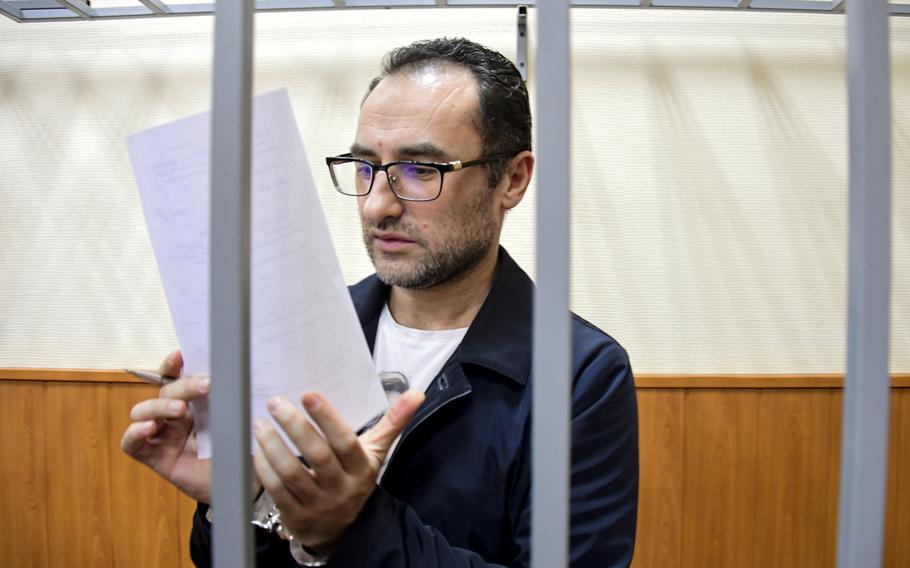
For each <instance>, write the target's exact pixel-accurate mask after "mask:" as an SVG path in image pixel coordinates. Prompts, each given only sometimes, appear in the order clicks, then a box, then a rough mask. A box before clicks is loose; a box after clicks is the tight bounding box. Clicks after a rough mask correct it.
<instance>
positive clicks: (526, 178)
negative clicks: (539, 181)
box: [500, 150, 534, 212]
mask: <svg viewBox="0 0 910 568" xmlns="http://www.w3.org/2000/svg"><path fill="white" fill-rule="evenodd" d="M533 174H534V154H532V153H531V152H529V151H528V150H523V151H522V152H520V153H518V154H517V155H516V156H515V157H514V158H512V159H511V160H510V161H509V167H508V168H507V169H506V173H505V175H504V176H503V178H504V179H503V181H502V182H500V183H502V184H504V186H505V187H504V189H503V192H502V194H501V195H502V200H501V204H502V210H503V211H504V212H505V211H508V210H510V209H512V208H513V207H515V206H516V205H518V204H519V203H521V200H522V198H524V196H525V191H527V189H528V184H530V183H531V176H532V175H533Z"/></svg>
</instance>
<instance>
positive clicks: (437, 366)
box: [373, 304, 468, 391]
mask: <svg viewBox="0 0 910 568" xmlns="http://www.w3.org/2000/svg"><path fill="white" fill-rule="evenodd" d="M467 331H468V328H466V327H459V328H457V329H440V330H434V331H427V330H425V329H413V328H410V327H405V326H403V325H401V324H399V323H398V322H397V321H395V319H394V318H393V317H392V313H391V312H390V311H389V305H388V304H386V305H385V306H383V307H382V313H381V314H380V315H379V327H378V328H377V329H376V342H375V343H374V344H373V361H374V362H375V363H376V370H377V371H379V372H382V371H398V372H399V373H402V374H403V375H404V376H405V377H406V378H407V379H408V384H409V385H410V387H411V388H412V389H416V390H420V391H426V390H427V387H429V386H430V383H431V382H433V379H434V378H436V375H438V374H439V371H441V370H442V366H443V365H445V362H446V361H448V360H449V357H451V356H452V353H454V352H455V349H457V348H458V345H459V344H460V343H461V340H462V339H463V338H464V334H465V333H466V332H467Z"/></svg>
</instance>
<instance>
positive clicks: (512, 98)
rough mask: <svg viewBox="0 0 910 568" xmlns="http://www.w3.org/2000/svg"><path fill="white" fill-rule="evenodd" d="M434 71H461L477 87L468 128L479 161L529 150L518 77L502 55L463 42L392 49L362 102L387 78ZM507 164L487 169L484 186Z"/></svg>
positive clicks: (524, 95) (527, 109) (526, 107)
mask: <svg viewBox="0 0 910 568" xmlns="http://www.w3.org/2000/svg"><path fill="white" fill-rule="evenodd" d="M435 65H456V66H460V67H463V68H465V69H467V70H468V71H470V72H471V75H473V76H474V79H475V80H476V81H477V93H478V95H479V97H480V105H479V109H478V113H477V116H476V117H475V120H474V123H475V124H474V126H475V127H476V128H477V131H478V132H479V133H480V138H481V141H482V142H483V153H484V155H485V156H493V155H496V154H505V153H508V152H515V153H518V152H520V151H522V150H530V149H531V105H530V103H529V102H528V89H527V87H526V86H525V82H524V80H523V79H522V78H521V73H519V72H518V69H517V68H516V67H515V65H514V64H513V63H512V62H511V61H509V60H508V58H506V57H505V56H504V55H503V54H501V53H499V52H498V51H494V50H492V49H490V48H488V47H484V46H482V45H480V44H479V43H474V42H473V41H469V40H467V39H464V38H438V39H430V40H423V41H416V42H414V43H412V44H411V45H407V46H404V47H399V48H396V49H393V50H392V51H390V52H388V53H387V54H386V55H385V57H384V58H383V60H382V73H381V74H380V75H379V76H378V77H376V78H375V79H373V81H372V82H371V83H370V88H369V89H368V90H367V96H369V94H370V93H372V92H373V89H375V88H376V85H378V84H379V82H380V81H382V80H383V79H384V78H386V77H388V76H389V75H395V74H398V73H409V72H415V71H420V70H422V69H426V68H427V67H432V66H435ZM364 100H365V99H364ZM464 159H472V157H465V158H464ZM507 163H508V162H507V160H506V159H503V160H497V161H495V162H491V163H489V164H488V165H487V182H488V183H489V185H490V186H494V185H496V184H497V183H499V180H500V179H502V176H503V174H505V171H506V165H507Z"/></svg>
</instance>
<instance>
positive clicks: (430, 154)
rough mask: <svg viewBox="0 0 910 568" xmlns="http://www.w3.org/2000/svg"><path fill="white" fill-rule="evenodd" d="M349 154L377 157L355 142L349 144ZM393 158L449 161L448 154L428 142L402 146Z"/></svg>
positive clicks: (369, 149)
mask: <svg viewBox="0 0 910 568" xmlns="http://www.w3.org/2000/svg"><path fill="white" fill-rule="evenodd" d="M351 154H353V155H355V156H357V157H369V158H376V157H378V156H379V154H378V153H377V152H376V151H375V150H373V149H372V148H367V147H366V146H361V145H360V144H357V143H356V142H355V143H354V144H351ZM395 156H396V158H397V159H404V160H413V159H417V158H423V159H428V160H431V161H436V162H448V161H450V158H449V154H448V152H446V151H444V150H443V149H442V148H440V147H439V146H436V145H435V144H432V143H430V142H423V143H421V144H415V145H413V146H403V147H401V148H398V150H397V151H396V152H395Z"/></svg>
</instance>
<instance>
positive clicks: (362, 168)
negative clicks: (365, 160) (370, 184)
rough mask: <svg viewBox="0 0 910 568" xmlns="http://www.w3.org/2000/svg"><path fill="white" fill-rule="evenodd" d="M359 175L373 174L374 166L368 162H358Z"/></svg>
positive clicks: (365, 176) (366, 176) (368, 175)
mask: <svg viewBox="0 0 910 568" xmlns="http://www.w3.org/2000/svg"><path fill="white" fill-rule="evenodd" d="M357 175H358V176H360V177H363V178H368V177H370V176H371V175H373V168H371V167H370V166H368V165H366V164H357Z"/></svg>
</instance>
